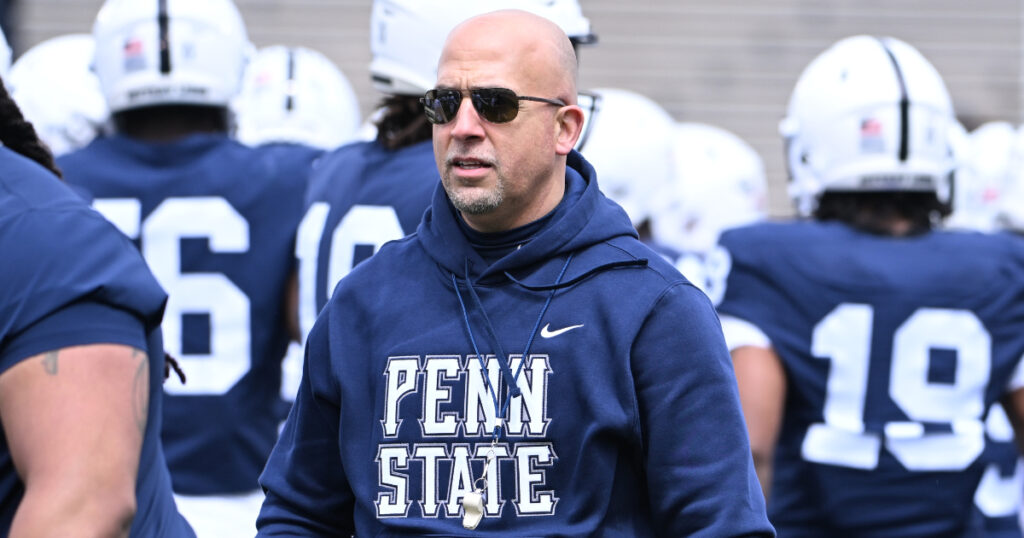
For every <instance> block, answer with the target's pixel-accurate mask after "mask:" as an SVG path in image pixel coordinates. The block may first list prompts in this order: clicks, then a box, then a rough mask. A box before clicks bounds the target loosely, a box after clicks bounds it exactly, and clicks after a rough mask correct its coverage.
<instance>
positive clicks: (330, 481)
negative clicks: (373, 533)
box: [256, 309, 354, 536]
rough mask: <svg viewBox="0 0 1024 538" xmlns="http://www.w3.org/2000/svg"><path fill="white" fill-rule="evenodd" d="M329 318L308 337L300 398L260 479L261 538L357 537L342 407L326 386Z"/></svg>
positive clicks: (323, 317) (326, 314)
mask: <svg viewBox="0 0 1024 538" xmlns="http://www.w3.org/2000/svg"><path fill="white" fill-rule="evenodd" d="M328 318H329V309H328V310H325V311H324V313H323V315H321V316H320V318H319V319H318V320H317V323H316V324H315V325H314V326H313V329H312V330H311V331H310V333H309V338H308V339H307V340H306V357H305V361H304V364H303V371H302V381H301V382H300V384H299V392H298V395H297V396H296V399H295V403H294V404H293V405H292V409H291V412H290V413H289V415H288V419H287V420H286V421H285V424H284V429H283V430H282V432H281V435H280V437H279V438H278V441H277V444H276V445H275V446H274V450H273V451H272V452H271V454H270V458H269V459H268V460H267V465H266V467H265V468H264V470H263V473H262V474H261V475H260V485H261V486H262V487H263V490H264V492H265V493H266V499H265V500H264V501H263V508H262V509H261V510H260V514H259V517H258V518H257V520H256V528H257V530H258V536H350V535H352V534H353V533H354V523H353V504H354V497H353V495H352V490H351V488H350V487H349V485H348V478H347V476H346V474H345V471H344V469H343V467H342V464H341V457H340V452H339V446H338V439H339V433H340V432H339V426H338V424H339V411H340V407H339V405H340V402H339V401H338V400H337V399H334V398H331V397H330V394H331V393H332V391H331V388H330V386H325V385H327V383H328V382H326V381H324V380H329V379H331V372H330V369H331V361H330V357H329V356H328V331H327V327H328ZM334 393H335V394H336V392H334Z"/></svg>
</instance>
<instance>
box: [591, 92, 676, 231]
mask: <svg viewBox="0 0 1024 538" xmlns="http://www.w3.org/2000/svg"><path fill="white" fill-rule="evenodd" d="M587 93H588V94H590V95H592V96H593V97H592V98H593V99H594V105H593V112H591V113H589V114H587V115H586V117H587V118H588V121H587V124H585V125H584V126H583V133H584V134H582V135H580V141H579V142H577V143H576V149H577V150H578V151H579V152H580V153H582V154H583V156H584V157H586V159H587V160H588V161H590V163H591V164H593V165H594V169H595V170H599V171H600V180H599V181H600V184H599V185H600V188H601V192H603V193H604V194H605V196H607V197H609V198H611V199H612V200H614V201H615V202H616V203H618V204H619V205H620V206H622V208H623V209H625V210H626V214H628V215H629V220H631V221H632V222H633V227H634V228H636V229H637V231H638V233H639V234H640V240H641V241H644V242H646V243H649V244H650V243H651V241H650V240H651V231H650V219H651V216H652V214H651V213H652V209H653V208H654V207H655V206H656V205H657V204H658V200H659V198H660V197H661V196H663V195H664V193H665V191H666V189H667V188H668V185H669V182H670V181H671V178H672V174H673V173H674V171H673V161H672V131H673V130H674V129H675V120H673V119H672V116H671V115H669V113H668V111H666V110H665V109H664V108H662V107H661V105H659V104H658V103H656V102H654V100H652V99H651V98H649V97H647V96H645V95H641V94H639V93H637V92H634V91H631V90H625V89H621V88H598V89H596V90H593V91H591V92H587Z"/></svg>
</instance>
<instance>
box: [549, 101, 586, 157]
mask: <svg viewBox="0 0 1024 538" xmlns="http://www.w3.org/2000/svg"><path fill="white" fill-rule="evenodd" d="M555 128H556V129H557V131H556V132H555V142H556V144H555V153H556V154H558V155H568V154H569V152H570V151H572V148H573V147H575V146H576V140H578V139H579V137H580V133H581V132H582V131H583V109H582V108H580V107H578V106H576V105H568V106H564V107H562V108H561V109H559V111H558V113H557V114H556V115H555Z"/></svg>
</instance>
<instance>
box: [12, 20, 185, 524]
mask: <svg viewBox="0 0 1024 538" xmlns="http://www.w3.org/2000/svg"><path fill="white" fill-rule="evenodd" d="M0 37H2V33H0ZM0 40H2V39H0ZM0 47H6V42H3V44H2V45H0ZM8 58H9V56H8ZM0 62H2V60H0ZM4 68H6V66H5V65H0V70H3V69H4ZM0 125H2V128H0V142H2V147H0V162H2V164H0V170H2V173H0V251H2V252H3V257H4V263H3V264H2V274H3V276H2V281H3V285H2V286H0V419H2V435H0V476H2V477H3V478H2V480H0V534H2V535H3V536H133V537H147V538H148V537H166V538H189V537H194V536H195V534H194V533H193V532H192V529H191V528H189V526H188V524H187V523H186V522H185V521H184V519H182V517H181V516H180V515H179V514H178V511H177V509H176V508H175V506H174V497H173V496H172V493H171V482H170V477H169V476H168V473H167V466H166V462H165V460H164V454H163V452H162V450H161V446H160V421H161V394H160V387H161V385H162V384H163V381H164V368H165V366H166V365H165V362H164V360H165V355H164V350H163V346H162V345H161V339H160V318H161V315H162V312H163V305H164V301H165V300H166V294H164V292H163V290H161V289H160V286H159V285H158V284H157V282H156V280H154V278H153V275H152V274H151V273H150V272H149V270H148V269H147V268H146V265H145V263H144V262H143V260H142V258H141V257H140V256H139V253H138V251H137V250H136V249H135V248H134V247H133V246H132V245H131V243H130V242H129V241H128V240H126V239H125V238H124V236H122V235H121V234H120V233H118V232H117V231H116V229H115V228H114V227H113V226H111V225H110V224H109V223H108V222H106V221H105V220H103V218H102V217H100V216H99V215H97V214H96V212H95V211H92V210H91V209H89V207H88V206H87V205H86V204H85V203H83V202H82V200H81V199H79V197H78V196H76V195H75V194H73V193H72V192H71V190H69V189H68V188H67V186H66V185H63V184H62V183H61V182H60V181H59V180H58V176H59V175H60V171H59V170H58V169H57V168H56V167H55V165H54V162H53V157H52V155H51V154H50V153H49V151H48V150H47V149H46V147H45V146H44V145H43V144H42V143H41V141H40V140H39V139H38V138H37V136H36V133H35V131H34V129H33V128H32V125H31V124H30V123H28V122H26V121H25V118H24V117H23V115H22V113H21V111H20V110H19V108H18V106H17V105H16V104H15V103H14V101H13V100H12V99H11V97H10V95H9V94H8V93H7V90H6V89H4V87H3V83H2V81H0Z"/></svg>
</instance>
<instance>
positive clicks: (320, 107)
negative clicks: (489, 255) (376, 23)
mask: <svg viewBox="0 0 1024 538" xmlns="http://www.w3.org/2000/svg"><path fill="white" fill-rule="evenodd" d="M232 109H233V110H234V112H235V120H236V124H237V126H236V131H235V136H236V137H237V138H238V140H240V141H241V142H242V143H244V144H248V145H250V146H264V149H265V150H266V151H279V152H283V153H285V157H284V158H285V159H287V158H288V157H289V156H291V157H292V158H293V159H294V158H297V159H299V162H297V163H295V166H300V167H301V166H304V167H305V169H306V170H307V171H311V170H312V168H311V167H312V164H313V162H314V161H315V160H316V159H318V158H319V157H320V156H321V155H323V152H325V151H330V150H332V149H335V148H337V147H338V146H340V145H342V144H344V143H346V142H350V141H352V140H354V139H355V138H356V135H357V132H358V129H359V126H360V114H359V100H358V99H357V98H356V94H355V90H353V89H352V85H351V84H350V83H349V81H348V79H347V78H346V77H345V75H344V74H343V73H342V72H341V70H340V69H338V67H337V66H335V65H334V63H332V62H331V61H330V60H329V59H328V58H327V57H326V56H324V55H323V54H321V53H319V52H317V51H315V50H313V49H310V48H306V47H286V46H283V45H273V46H269V47H264V48H262V49H260V50H259V51H258V52H257V53H256V55H255V56H254V57H253V59H252V60H251V61H250V62H249V65H248V67H246V70H245V75H244V77H243V78H242V89H241V91H240V93H239V95H238V97H236V98H235V100H234V101H233V102H232ZM303 161H308V162H303ZM302 179H303V180H306V179H308V176H306V175H303V176H302ZM303 188H305V186H304V187H303ZM291 317H293V318H294V314H293V315H292V316H291ZM292 321H293V323H294V322H295V320H294V319H292ZM297 331H298V329H297V328H296V332H297ZM301 375H302V346H301V345H300V344H299V343H298V342H292V344H291V345H290V346H289V347H288V353H287V355H286V356H285V359H284V361H283V362H282V372H281V397H282V400H283V402H282V403H284V407H283V414H284V415H287V410H288V408H289V407H290V404H288V403H285V402H291V400H292V399H294V395H295V391H296V390H298V383H299V378H300V377H301ZM282 418H283V417H282Z"/></svg>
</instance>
